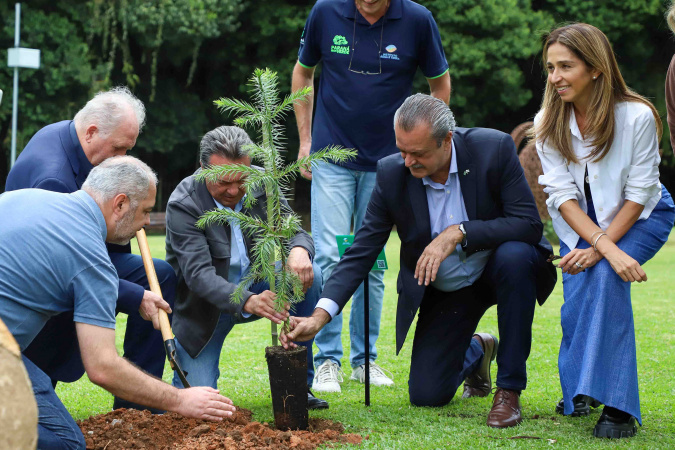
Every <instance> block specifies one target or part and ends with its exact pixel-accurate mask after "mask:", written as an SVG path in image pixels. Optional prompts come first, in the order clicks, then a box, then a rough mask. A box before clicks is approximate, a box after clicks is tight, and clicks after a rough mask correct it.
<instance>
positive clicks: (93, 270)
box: [0, 189, 118, 350]
mask: <svg viewBox="0 0 675 450" xmlns="http://www.w3.org/2000/svg"><path fill="white" fill-rule="evenodd" d="M106 235H107V229H106V223H105V219H104V217H103V214H102V213H101V209H100V208H99V207H98V205H97V204H96V202H95V201H94V199H93V198H91V197H90V196H89V194H87V193H86V192H84V191H77V192H74V193H72V194H61V193H56V192H50V191H44V190H42V189H21V190H18V191H13V192H5V193H4V194H2V195H0V318H2V320H3V321H4V322H5V324H6V325H7V328H9V331H10V332H11V333H12V334H13V335H14V337H15V338H16V340H17V342H18V343H19V346H20V347H21V350H25V349H26V347H28V345H29V344H30V343H31V341H32V340H33V338H35V336H36V335H37V334H38V333H39V332H40V330H41V329H42V327H43V326H44V324H45V323H46V322H47V320H48V319H49V318H50V317H52V316H55V315H57V314H59V313H62V312H65V311H73V313H74V314H73V315H74V318H73V320H74V321H75V322H81V323H86V324H90V325H95V326H99V327H104V328H113V329H114V328H115V304H116V301H117V286H118V279H117V272H116V271H115V267H114V266H113V265H112V263H111V262H110V258H109V257H108V252H107V251H106V247H105V238H106Z"/></svg>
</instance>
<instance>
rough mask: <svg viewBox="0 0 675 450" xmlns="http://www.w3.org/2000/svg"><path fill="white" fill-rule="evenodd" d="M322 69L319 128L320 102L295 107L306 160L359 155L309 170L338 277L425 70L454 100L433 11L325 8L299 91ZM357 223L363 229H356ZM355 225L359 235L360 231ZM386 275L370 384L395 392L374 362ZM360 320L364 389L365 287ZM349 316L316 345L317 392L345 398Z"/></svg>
mask: <svg viewBox="0 0 675 450" xmlns="http://www.w3.org/2000/svg"><path fill="white" fill-rule="evenodd" d="M319 62H321V63H322V69H321V83H320V85H319V91H318V97H317V102H316V114H315V116H314V127H313V128H312V110H313V102H311V101H310V102H307V103H299V104H296V106H295V116H296V119H297V121H298V131H299V134H300V150H299V152H298V157H303V156H306V155H308V154H309V153H310V152H315V151H317V150H320V149H322V148H324V147H326V146H329V145H341V146H343V147H346V148H353V149H356V150H357V151H358V156H357V157H356V159H354V160H352V161H349V162H347V163H345V164H342V165H336V164H331V163H321V164H318V165H317V166H314V167H312V168H306V170H305V171H304V172H303V176H304V177H305V178H307V179H310V180H312V236H313V238H314V243H315V245H316V262H317V263H318V264H319V266H320V267H321V270H322V271H323V273H324V279H328V278H329V277H330V274H331V272H332V271H333V268H334V267H335V265H336V264H337V261H338V249H337V244H336V241H335V236H336V235H339V234H350V233H351V232H352V229H353V231H354V232H356V230H358V229H359V228H360V227H361V222H362V220H363V217H364V215H365V212H366V206H367V204H368V200H369V199H370V194H371V192H372V190H373V186H374V184H375V165H376V164H377V161H378V160H380V159H381V158H383V157H385V156H388V155H391V154H393V153H396V152H397V149H396V143H395V138H394V127H393V118H394V113H395V111H396V109H397V108H398V107H399V106H401V104H402V103H403V101H404V100H405V99H406V97H408V96H409V95H410V93H411V89H412V83H413V79H414V76H415V73H416V71H417V68H418V67H419V68H420V69H421V71H422V73H423V74H424V76H425V77H426V78H427V81H428V82H429V87H430V90H431V95H432V96H434V97H437V98H440V99H441V100H443V101H444V102H445V103H448V102H449V100H450V76H449V74H448V63H447V61H446V59H445V53H444V51H443V46H442V43H441V38H440V34H439V32H438V27H437V26H436V22H435V21H434V18H433V17H432V15H431V13H430V12H429V11H428V10H427V9H426V8H424V7H423V6H420V5H418V4H417V3H414V2H412V1H410V0H370V1H367V0H319V1H318V2H317V3H316V5H315V6H314V8H312V11H311V13H310V15H309V18H308V19H307V23H306V24H305V29H304V31H303V34H302V38H301V40H300V51H299V52H298V62H297V63H296V65H295V68H294V70H293V87H292V89H293V91H295V90H297V89H300V88H302V87H303V86H312V87H313V85H314V69H315V67H316V66H317V64H319ZM352 221H353V222H352ZM352 224H353V228H352ZM383 274H384V273H383V272H372V273H370V275H369V277H370V326H369V328H370V342H369V343H368V345H369V348H370V358H371V360H372V362H371V365H370V372H371V373H370V382H371V384H373V385H378V386H381V385H387V386H389V385H392V384H393V380H391V379H390V378H389V377H388V376H387V375H386V374H385V372H384V371H383V370H382V368H380V367H379V366H378V365H377V364H374V360H375V358H376V357H377V350H376V348H375V342H376V341H377V337H378V335H379V331H380V316H381V312H382V298H383V293H384V283H383V280H382V278H383ZM353 300H354V301H353V303H352V306H353V307H352V312H351V317H350V324H349V329H350V337H351V352H350V363H351V366H352V368H353V371H352V375H351V379H353V380H356V381H360V382H364V380H365V374H364V368H363V367H364V364H365V342H364V334H365V333H364V329H363V286H362V285H361V286H360V287H359V288H358V290H357V291H356V293H355V294H354V299H353ZM341 332H342V315H341V314H340V315H338V316H336V317H334V318H333V320H332V321H331V322H330V323H329V324H328V325H326V326H325V327H324V328H323V329H322V330H321V332H319V334H318V335H317V336H316V340H315V342H316V344H317V347H318V348H319V352H318V354H317V355H316V356H315V358H314V361H315V364H316V366H317V371H316V374H315V377H314V383H313V389H314V390H316V391H323V392H339V391H340V385H339V382H340V381H342V376H341V369H340V367H341V362H340V360H341V359H342V355H343V352H342V343H341V338H340V335H341Z"/></svg>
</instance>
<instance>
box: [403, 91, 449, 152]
mask: <svg viewBox="0 0 675 450" xmlns="http://www.w3.org/2000/svg"><path fill="white" fill-rule="evenodd" d="M421 124H426V125H429V127H430V128H431V136H432V137H433V138H434V139H435V140H436V145H438V146H439V147H440V146H441V144H442V143H443V139H445V137H446V136H447V135H448V133H449V132H451V131H455V127H456V126H457V123H456V122H455V115H454V114H452V111H451V110H450V108H449V107H448V105H446V104H445V102H444V101H443V100H440V99H438V98H435V97H432V96H431V95H427V94H415V95H411V96H410V97H408V98H406V99H405V101H404V102H403V104H402V105H401V107H400V108H398V109H397V110H396V114H394V126H395V127H396V126H398V127H400V128H401V129H402V130H403V131H408V132H410V131H412V130H413V129H414V128H415V127H417V126H418V125H421Z"/></svg>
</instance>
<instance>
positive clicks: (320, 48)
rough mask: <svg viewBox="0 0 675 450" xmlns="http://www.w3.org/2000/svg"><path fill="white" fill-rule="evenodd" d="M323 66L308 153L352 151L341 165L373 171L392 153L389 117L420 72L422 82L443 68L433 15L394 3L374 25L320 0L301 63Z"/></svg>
mask: <svg viewBox="0 0 675 450" xmlns="http://www.w3.org/2000/svg"><path fill="white" fill-rule="evenodd" d="M320 61H321V62H322V69H321V82H320V84H319V90H318V95H317V102H316V113H315V116H314V127H313V130H312V150H311V151H312V152H315V151H317V150H320V149H322V148H324V147H327V146H329V145H341V146H343V147H345V148H353V149H356V150H357V151H358V156H357V157H356V159H355V160H352V161H350V162H347V163H345V164H343V166H344V167H346V168H349V169H354V170H363V171H370V172H374V171H375V169H376V167H375V165H376V164H377V161H378V160H380V159H381V158H383V157H385V156H388V155H391V154H393V153H396V152H397V149H396V139H395V136H394V125H393V121H394V113H395V112H396V110H397V109H398V107H399V106H401V104H402V103H403V101H404V100H405V99H406V98H407V97H408V96H409V95H410V93H411V90H412V83H413V79H414V77H415V72H416V71H417V68H418V67H419V68H420V69H421V70H422V73H423V74H424V76H426V77H427V78H437V77H440V76H441V75H443V74H445V73H446V72H447V71H448V62H447V61H446V59H445V53H444V52H443V45H442V43H441V37H440V34H439V32H438V27H437V26H436V22H435V21H434V18H433V17H432V15H431V12H429V10H428V9H426V8H425V7H423V6H421V5H418V4H417V3H414V2H412V1H410V0H391V3H390V5H389V9H388V10H387V12H386V14H385V15H384V16H383V17H382V18H380V20H378V21H377V22H375V23H374V24H373V25H371V24H370V23H368V21H366V19H364V18H363V16H361V14H360V13H359V12H358V10H357V9H356V5H355V3H354V0H319V1H318V2H317V3H316V5H314V8H312V11H311V13H310V14H309V18H308V19H307V23H306V24H305V29H304V31H303V34H302V38H301V40H300V51H299V52H298V62H299V63H300V64H301V65H302V66H304V67H308V68H311V67H314V66H316V65H317V64H318V63H319V62H320ZM350 64H351V70H350ZM357 72H368V73H373V74H376V75H368V74H365V73H357ZM380 72H381V73H380Z"/></svg>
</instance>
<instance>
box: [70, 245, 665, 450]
mask: <svg viewBox="0 0 675 450" xmlns="http://www.w3.org/2000/svg"><path fill="white" fill-rule="evenodd" d="M132 246H134V247H135V246H136V244H135V242H132ZM150 246H151V249H152V252H153V256H155V257H159V258H163V257H164V240H163V237H162V236H152V237H150ZM399 247H400V242H399V240H398V237H397V236H396V234H392V237H391V239H390V241H389V243H388V245H387V259H388V261H389V266H390V270H389V271H388V272H387V273H386V276H385V284H386V290H385V302H384V309H383V313H382V314H383V317H382V328H381V333H380V339H379V340H378V354H379V356H378V363H379V364H381V365H382V366H383V367H385V368H386V369H388V370H390V371H391V372H392V373H393V375H394V380H395V383H396V384H395V386H394V387H390V388H373V389H372V390H371V407H370V408H366V407H365V406H364V403H363V386H362V385H361V384H358V383H356V382H354V381H349V375H350V374H351V368H349V367H346V368H345V382H344V383H343V385H342V392H341V393H339V394H322V395H320V396H321V397H322V398H325V399H326V400H328V401H329V402H330V409H328V410H325V411H321V412H312V413H310V415H311V416H313V417H323V418H327V419H332V420H336V421H340V422H342V423H343V424H344V425H345V427H346V428H347V431H349V432H353V433H360V434H362V435H364V436H368V439H367V440H364V443H363V447H364V448H387V449H391V448H409V449H432V448H497V447H499V448H502V447H533V448H544V447H545V448H550V446H551V445H553V446H559V447H564V448H572V447H575V448H576V447H579V448H617V447H621V448H623V447H630V448H675V422H674V421H673V417H674V416H675V406H674V404H673V400H674V399H675V377H673V375H672V373H671V372H670V363H671V362H672V361H671V359H670V358H671V357H672V356H673V354H674V352H673V351H672V350H671V349H672V346H673V345H674V344H675V332H673V330H674V329H675V314H674V313H673V305H672V300H673V298H672V294H671V292H672V290H673V287H675V280H674V279H671V278H670V276H671V275H672V273H671V272H672V271H673V267H675V242H674V241H670V242H668V243H667V244H666V246H665V247H664V248H663V250H662V251H661V252H660V253H659V254H658V255H657V256H656V257H655V258H654V259H653V260H652V261H650V262H649V263H648V264H647V265H646V267H645V271H646V272H647V274H648V276H649V282H647V283H643V284H640V285H638V284H635V286H634V287H633V309H634V315H635V324H636V335H637V346H638V371H639V377H640V378H639V379H640V396H641V400H642V416H643V421H644V426H643V427H641V428H640V429H639V431H638V434H637V436H636V437H634V438H632V439H625V440H620V441H616V440H612V441H610V440H599V439H595V438H593V437H592V435H591V433H592V429H593V426H594V424H595V422H596V420H597V419H598V417H599V415H600V411H599V410H595V411H594V412H593V413H592V414H591V415H590V417H586V418H566V417H562V416H558V415H556V414H555V413H554V411H553V408H554V406H555V403H556V402H557V401H558V399H559V398H560V397H561V391H560V386H559V380H558V369H557V358H558V347H559V344H560V338H561V329H560V314H559V311H560V306H561V305H562V285H561V283H560V282H558V285H557V286H556V289H555V291H554V292H553V294H552V295H551V297H550V298H549V300H548V301H547V302H546V303H545V304H544V306H543V307H537V311H536V315H535V319H534V325H533V342H532V353H531V355H530V358H529V361H528V374H529V380H528V389H527V390H526V391H524V392H523V396H522V398H521V402H522V406H523V415H524V417H525V420H524V422H523V424H522V425H521V426H519V427H515V428H511V429H506V430H497V429H492V428H488V427H487V426H486V425H485V419H486V415H487V412H488V411H489V409H490V407H491V405H492V399H491V397H490V398H483V399H469V400H462V399H461V398H459V397H461V387H460V391H459V394H460V395H459V397H456V398H455V399H454V400H453V401H452V402H450V404H449V405H447V406H445V407H442V408H416V407H412V406H411V405H410V403H409V402H408V389H407V381H408V370H409V364H410V352H411V343H412V336H413V331H414V329H411V331H410V333H409V338H408V341H407V342H406V344H405V345H404V347H403V349H402V351H401V354H400V355H398V356H396V355H395V337H394V336H395V325H394V324H395V317H396V301H397V299H396V291H395V286H396V276H397V271H398V252H399ZM345 314H349V305H347V308H345ZM345 323H347V320H346V319H345ZM117 324H118V330H117V344H118V348H119V350H120V352H121V348H122V347H121V343H122V339H123V336H124V332H123V330H124V326H125V324H126V316H124V315H119V316H118V318H117ZM413 327H414V325H413ZM479 331H485V332H489V333H492V334H495V335H497V334H498V333H497V321H496V309H495V308H492V309H490V310H489V311H488V312H487V314H486V315H485V317H484V318H483V320H482V321H481V323H480V325H479ZM343 343H344V345H345V348H347V349H348V348H349V340H348V333H346V332H345V330H343ZM269 344H270V338H269V322H268V321H264V320H260V321H258V322H254V323H251V324H247V325H239V326H237V327H235V328H234V330H233V331H232V333H230V335H229V336H228V338H227V340H226V341H225V347H224V348H223V352H222V354H221V359H220V369H221V376H220V379H219V382H218V387H219V388H220V389H221V392H222V393H223V394H224V395H226V396H228V397H230V398H231V399H232V400H233V401H234V403H235V404H236V405H239V406H242V407H245V408H248V409H251V410H252V411H253V414H254V419H256V420H258V421H261V422H262V421H266V422H271V421H272V407H271V399H270V395H269V381H268V377H267V368H266V364H265V358H264V347H265V346H266V345H269ZM345 361H347V360H346V358H345V360H343V363H345ZM346 365H347V366H349V364H348V362H347V363H346ZM492 371H493V379H494V377H495V376H496V371H497V367H496V365H493V367H492ZM171 376H172V373H171V372H170V369H169V367H168V365H167V366H166V368H165V371H164V379H165V380H166V381H169V380H170V378H171ZM57 393H58V395H59V397H60V398H61V399H63V401H64V403H65V405H66V407H67V408H68V410H69V411H70V412H71V414H72V415H73V416H74V417H75V418H76V419H84V418H87V417H89V416H91V415H94V414H100V413H105V412H108V411H110V408H111V407H112V396H111V395H110V394H109V393H107V392H106V391H104V390H103V389H101V388H99V387H97V386H94V385H93V384H91V383H90V382H89V381H88V379H87V378H86V377H84V378H83V379H82V380H80V381H78V382H76V383H72V384H64V383H61V384H59V386H58V387H57ZM534 417H537V418H536V419H535V418H534ZM515 437H521V438H517V439H511V438H515Z"/></svg>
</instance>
